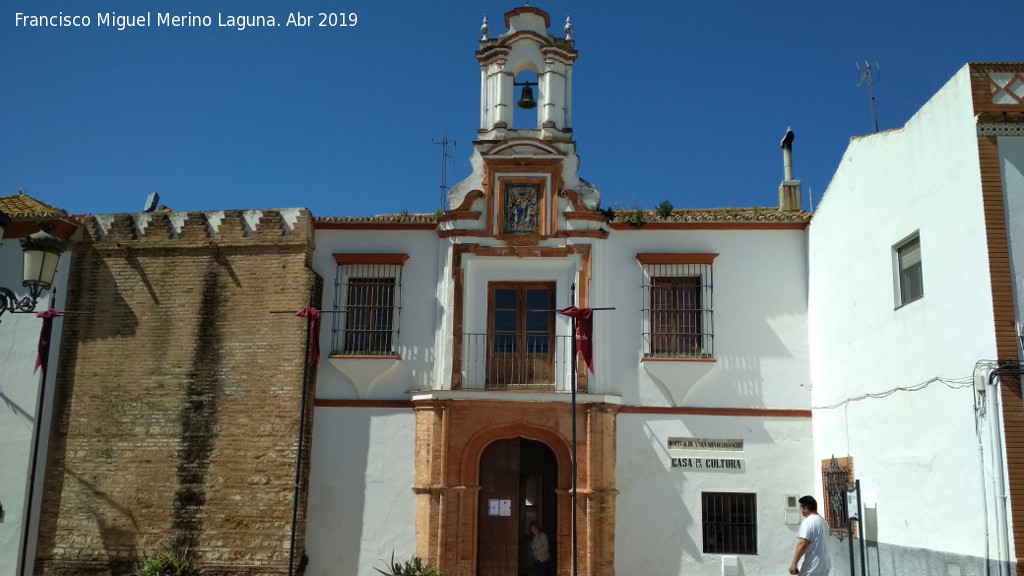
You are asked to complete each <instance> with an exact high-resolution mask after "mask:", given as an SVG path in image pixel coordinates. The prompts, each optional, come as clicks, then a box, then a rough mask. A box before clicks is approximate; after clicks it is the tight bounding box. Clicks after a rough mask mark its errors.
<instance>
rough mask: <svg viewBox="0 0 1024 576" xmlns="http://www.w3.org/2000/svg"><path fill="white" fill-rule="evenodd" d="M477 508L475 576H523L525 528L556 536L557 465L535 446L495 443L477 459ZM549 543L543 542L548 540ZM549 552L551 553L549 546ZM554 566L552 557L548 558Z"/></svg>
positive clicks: (528, 569) (526, 570)
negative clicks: (532, 524) (478, 485)
mask: <svg viewBox="0 0 1024 576" xmlns="http://www.w3.org/2000/svg"><path fill="white" fill-rule="evenodd" d="M479 474H480V497H479V504H478V505H477V514H478V517H477V550H478V551H479V553H478V555H477V574H478V576H529V575H531V574H534V566H533V562H532V559H531V557H530V540H531V537H530V534H529V528H528V527H529V525H530V523H531V522H537V523H538V525H539V526H540V527H541V530H543V531H544V533H545V534H548V535H552V537H553V535H555V534H558V507H557V506H558V505H557V495H556V488H557V481H558V464H557V462H556V459H555V454H554V452H552V451H551V449H550V448H548V447H547V446H546V445H544V444H543V443H541V442H536V441H533V440H527V439H524V438H509V439H504V440H497V441H495V442H493V443H491V444H490V445H489V446H487V448H485V449H484V451H483V453H482V454H481V455H480V471H479ZM550 539H551V538H550V537H549V540H550ZM551 545H552V549H553V550H557V546H556V545H555V543H554V542H551ZM553 560H554V561H555V563H557V558H554V559H553Z"/></svg>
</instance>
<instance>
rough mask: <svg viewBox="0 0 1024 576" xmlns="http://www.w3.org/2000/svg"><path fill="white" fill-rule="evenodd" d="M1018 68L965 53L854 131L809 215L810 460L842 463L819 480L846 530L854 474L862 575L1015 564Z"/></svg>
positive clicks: (1023, 139)
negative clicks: (900, 118) (916, 105)
mask: <svg viewBox="0 0 1024 576" xmlns="http://www.w3.org/2000/svg"><path fill="white" fill-rule="evenodd" d="M1022 72H1024V65H1021V64H1012V65H1011V64H969V65H967V66H965V67H964V68H963V69H961V70H960V71H959V72H958V73H957V74H956V76H954V77H953V78H952V79H951V80H950V81H949V82H948V83H947V84H946V85H945V86H944V87H943V88H942V89H941V90H939V91H938V93H937V94H935V96H934V97H933V98H932V99H931V100H930V101H929V102H928V103H927V104H925V105H924V106H923V107H922V108H921V109H920V111H918V113H917V114H915V115H914V116H913V118H911V119H910V120H909V121H908V122H907V124H906V126H904V127H902V128H899V129H895V130H889V131H886V132H882V133H878V134H872V135H868V136H863V137H858V138H854V139H853V140H852V141H851V142H850V146H849V148H848V149H847V151H846V153H845V154H844V156H843V159H842V162H841V163H840V166H839V169H838V170H837V172H836V174H835V176H834V178H833V180H832V182H831V184H830V185H829V188H828V190H827V192H826V193H825V195H824V197H823V199H822V201H821V204H820V205H819V207H818V210H817V212H816V213H815V215H814V219H813V221H812V224H811V226H810V231H809V255H810V259H809V272H810V276H809V278H810V280H809V285H810V304H809V326H810V343H811V354H810V358H811V381H812V388H813V394H812V398H813V399H812V404H813V408H814V445H815V460H816V461H818V462H820V465H821V467H822V470H823V472H822V478H825V477H826V473H825V470H826V469H827V468H829V466H830V465H831V464H832V459H833V457H835V464H836V468H837V470H836V472H838V476H837V478H838V481H837V482H832V481H822V482H823V483H824V484H825V485H824V486H822V484H819V487H818V489H817V490H816V491H815V492H816V493H822V490H824V491H825V492H826V493H829V492H833V493H834V495H835V497H834V498H833V497H829V498H828V500H829V503H830V505H829V506H828V507H827V513H828V517H829V518H830V520H832V521H833V522H834V525H835V526H836V528H840V527H842V528H845V522H844V520H845V518H846V516H847V514H848V513H849V514H850V515H856V513H855V505H854V507H851V508H849V509H847V507H846V504H845V498H844V497H843V496H844V495H843V492H844V491H845V484H846V480H848V479H849V480H854V479H855V480H856V481H859V483H860V498H861V503H862V508H863V510H861V512H860V514H861V518H862V521H863V527H859V528H857V530H858V533H860V534H861V535H862V536H863V540H864V541H865V542H866V544H867V547H866V550H865V554H864V556H865V557H866V561H867V564H868V568H869V572H870V573H875V574H951V575H952V574H982V573H985V574H989V573H991V574H996V573H999V574H1006V573H1008V571H1009V572H1012V571H1013V570H1014V568H1013V564H1015V563H1016V558H1017V550H1018V549H1019V547H1020V545H1021V543H1022V542H1021V540H1020V539H1021V538H1022V537H1024V536H1022V535H1024V532H1021V531H1020V530H1019V529H1017V528H1016V526H1019V525H1020V522H1021V520H1024V518H1022V517H1021V516H1020V514H1021V513H1022V512H1024V507H1022V506H1021V504H1020V502H1021V501H1022V500H1021V499H1022V498H1024V493H1022V492H1021V491H1022V490H1024V479H1022V478H1021V477H1020V474H1019V466H1020V462H1021V458H1022V457H1024V452H1022V450H1024V444H1022V443H1021V441H1020V440H1021V437H1022V436H1021V435H1022V433H1024V427H1022V424H1024V414H1022V410H1021V394H1020V384H1019V378H1018V377H1017V374H1019V372H1020V369H1019V361H1020V348H1019V343H1018V338H1017V333H1018V329H1017V327H1019V326H1021V321H1022V318H1021V316H1020V314H1021V312H1020V311H1021V306H1020V304H1021V300H1020V298H1021V291H1020V289H1021V287H1024V284H1022V274H1024V256H1022V254H1024V250H1022V249H1021V246H1022V245H1024V244H1022V242H1024V237H1022V234H1024V218H1022V216H1024V212H1022V211H1024V177H1022V173H1024V116H1022V113H1024V75H1022ZM976 381H977V388H976V386H975V383H976ZM858 544H859V542H858ZM833 552H834V556H837V559H838V560H839V561H840V562H846V563H847V564H848V562H849V560H847V558H848V557H849V555H848V554H847V553H846V551H845V550H842V551H840V552H839V553H838V555H836V554H835V552H836V551H835V550H834V551H833ZM854 555H855V557H856V558H857V559H856V562H857V565H858V566H859V565H860V563H861V560H860V555H861V553H860V551H859V550H856V551H855V554H854ZM986 558H991V561H990V562H989V565H988V566H986V565H985V564H986V561H985V559H986ZM840 570H843V569H840ZM844 573H845V572H844Z"/></svg>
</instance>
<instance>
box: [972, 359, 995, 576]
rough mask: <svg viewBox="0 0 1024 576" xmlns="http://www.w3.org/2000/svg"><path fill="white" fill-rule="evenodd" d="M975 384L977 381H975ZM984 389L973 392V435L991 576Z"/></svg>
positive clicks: (988, 570) (986, 567)
mask: <svg viewBox="0 0 1024 576" xmlns="http://www.w3.org/2000/svg"><path fill="white" fill-rule="evenodd" d="M974 370H975V378H976V379H977V377H978V374H977V371H978V366H977V365H975V368H974ZM975 382H977V380H975ZM983 391H984V389H981V390H978V388H977V386H976V387H975V391H974V433H975V435H976V436H977V437H978V465H979V470H980V471H981V512H982V516H983V518H984V522H983V523H984V526H985V576H991V574H992V558H991V557H990V554H991V546H990V544H989V538H990V536H989V534H990V531H989V523H988V488H987V486H986V484H985V445H984V441H983V432H982V430H981V429H982V426H983V424H982V420H981V414H983V413H984V412H983V410H982V408H983V406H984V402H985V396H984V395H983V394H982V393H981V392H983Z"/></svg>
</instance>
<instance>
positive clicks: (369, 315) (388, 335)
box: [332, 264, 402, 355]
mask: <svg viewBox="0 0 1024 576" xmlns="http://www.w3.org/2000/svg"><path fill="white" fill-rule="evenodd" d="M334 294H335V296H334V298H335V300H334V308H335V310H339V311H343V312H344V314H335V315H334V316H335V317H334V329H333V342H332V349H333V350H334V353H337V354H366V355H392V354H395V353H396V346H397V343H398V333H399V329H398V328H399V316H400V312H401V309H402V306H401V294H402V267H401V266H398V265H393V264H356V265H345V266H338V274H337V278H336V280H335V291H334Z"/></svg>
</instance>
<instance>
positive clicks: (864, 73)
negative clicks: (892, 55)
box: [854, 60, 878, 133]
mask: <svg viewBox="0 0 1024 576" xmlns="http://www.w3.org/2000/svg"><path fill="white" fill-rule="evenodd" d="M854 65H855V66H856V67H857V70H860V80H858V81H857V87H858V88H860V87H861V86H862V85H863V84H864V83H865V82H867V83H868V93H869V94H870V95H871V117H872V118H873V119H874V121H875V132H876V133H877V132H878V108H877V107H876V106H875V82H874V80H876V79H877V77H878V70H877V68H878V62H875V68H876V70H875V72H874V76H872V73H871V63H870V62H868V61H867V60H865V61H864V70H861V69H860V64H857V63H854Z"/></svg>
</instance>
